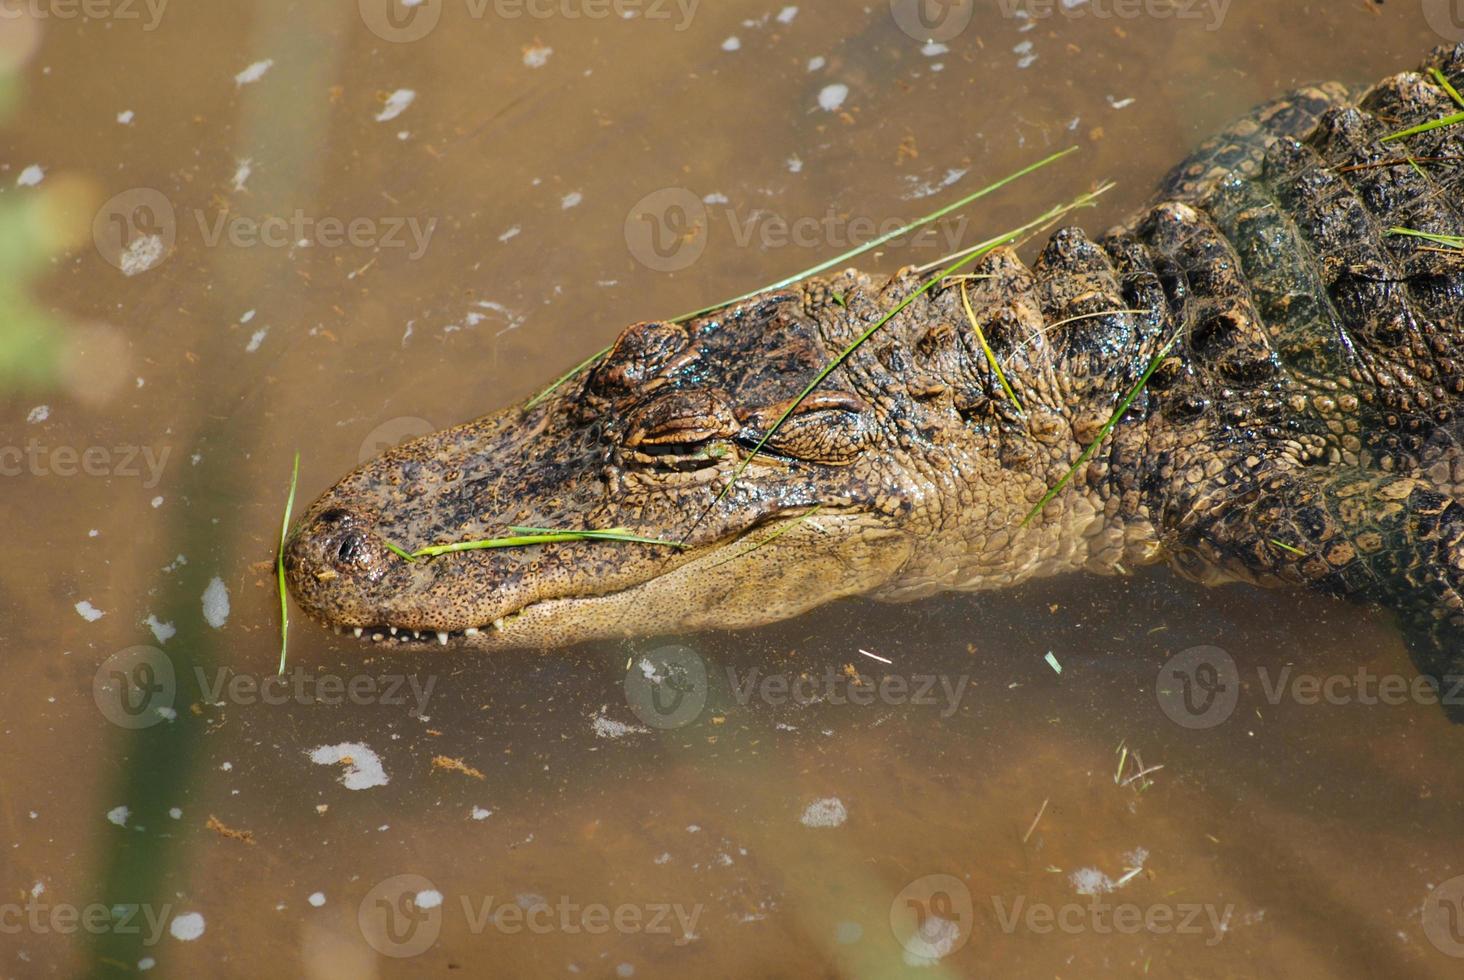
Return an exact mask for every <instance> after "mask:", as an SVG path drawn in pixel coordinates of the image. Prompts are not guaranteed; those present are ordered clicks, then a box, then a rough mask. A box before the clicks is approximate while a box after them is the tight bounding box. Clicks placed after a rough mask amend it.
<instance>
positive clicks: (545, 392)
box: [524, 344, 614, 412]
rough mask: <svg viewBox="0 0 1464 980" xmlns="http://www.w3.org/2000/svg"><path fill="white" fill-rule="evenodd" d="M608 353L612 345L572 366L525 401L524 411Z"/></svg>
mask: <svg viewBox="0 0 1464 980" xmlns="http://www.w3.org/2000/svg"><path fill="white" fill-rule="evenodd" d="M611 346H612V347H613V346H614V345H613V344H612V345H611ZM608 353H610V347H606V348H604V349H602V350H598V351H596V352H595V353H593V354H591V355H590V356H589V357H587V358H585V359H584V360H583V361H580V362H579V363H578V364H576V365H575V366H574V367H572V368H570V369H569V370H568V371H566V372H565V373H564V374H561V375H560V376H559V377H558V378H556V379H555V380H554V383H553V384H551V385H550V386H549V387H547V388H545V389H544V390H543V391H541V392H539V393H538V394H537V395H535V396H534V397H533V398H530V399H529V400H528V401H527V402H525V403H524V411H526V412H527V411H528V410H529V409H531V408H533V407H534V406H535V405H537V404H539V403H540V402H541V401H543V400H544V399H546V398H548V397H549V396H550V395H552V394H554V392H555V391H556V390H557V389H558V388H559V386H560V385H562V384H564V383H565V382H566V381H568V380H569V379H570V378H572V377H574V376H575V375H576V374H579V373H580V372H581V371H583V370H584V369H585V368H587V367H589V366H590V365H591V364H594V363H595V362H596V361H598V360H599V359H600V358H602V357H604V356H605V355H606V354H608Z"/></svg>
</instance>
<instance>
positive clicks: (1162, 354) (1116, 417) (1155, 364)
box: [1021, 333, 1179, 527]
mask: <svg viewBox="0 0 1464 980" xmlns="http://www.w3.org/2000/svg"><path fill="white" fill-rule="evenodd" d="M1178 340H1179V334H1178V333H1176V334H1175V335H1174V336H1172V337H1170V338H1169V340H1167V341H1166V342H1165V344H1164V346H1163V347H1161V348H1160V349H1159V353H1157V354H1155V355H1154V358H1153V360H1151V361H1150V362H1149V366H1148V367H1147V368H1145V369H1144V374H1143V376H1142V377H1140V378H1139V381H1138V384H1136V385H1134V387H1133V389H1132V390H1130V391H1129V393H1128V394H1127V395H1126V396H1124V399H1123V401H1122V402H1121V403H1119V406H1118V409H1117V411H1115V412H1114V413H1113V415H1112V416H1110V417H1109V419H1108V421H1107V422H1105V423H1104V424H1103V428H1102V429H1100V430H1099V431H1098V438H1096V439H1094V440H1093V441H1092V442H1091V443H1090V444H1089V445H1088V448H1087V449H1084V450H1083V454H1082V455H1081V456H1079V457H1078V460H1077V462H1075V463H1073V465H1072V466H1071V467H1069V468H1068V471H1067V472H1066V473H1064V474H1063V476H1062V479H1061V480H1058V481H1057V485H1056V486H1054V487H1053V488H1052V489H1050V490H1048V491H1047V493H1045V494H1043V495H1042V499H1041V500H1039V501H1037V506H1035V507H1033V508H1032V509H1031V510H1029V511H1028V512H1027V516H1026V517H1024V518H1022V524H1021V526H1022V527H1026V526H1027V525H1028V524H1030V523H1031V522H1032V518H1034V517H1036V516H1037V515H1038V514H1040V513H1042V511H1043V510H1044V509H1045V508H1046V507H1047V505H1048V504H1050V503H1052V501H1053V500H1054V499H1056V497H1057V495H1058V494H1060V493H1062V491H1063V488H1064V487H1066V486H1067V485H1068V483H1069V482H1070V481H1071V480H1072V478H1073V476H1074V475H1075V474H1076V473H1077V472H1078V470H1080V469H1082V468H1083V466H1085V465H1086V464H1087V462H1088V460H1090V459H1092V458H1093V454H1094V453H1096V452H1097V451H1098V447H1099V446H1101V445H1103V441H1104V440H1105V439H1107V438H1108V435H1109V433H1111V432H1112V431H1113V430H1114V428H1115V427H1117V425H1118V423H1119V421H1120V420H1121V419H1122V418H1123V416H1124V413H1125V412H1127V411H1128V410H1129V406H1131V405H1133V403H1134V399H1136V398H1138V397H1139V392H1141V391H1143V390H1144V386H1145V385H1147V384H1148V383H1149V379H1150V378H1152V377H1153V376H1154V372H1155V371H1157V370H1159V365H1160V364H1161V363H1163V361H1164V359H1165V358H1166V357H1168V356H1169V352H1170V350H1172V349H1173V348H1174V345H1175V342H1177V341H1178Z"/></svg>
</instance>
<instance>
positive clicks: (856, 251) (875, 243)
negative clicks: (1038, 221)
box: [671, 146, 1078, 323]
mask: <svg viewBox="0 0 1464 980" xmlns="http://www.w3.org/2000/svg"><path fill="white" fill-rule="evenodd" d="M1077 150H1078V148H1077V147H1076V146H1070V147H1068V148H1067V149H1066V150H1060V151H1058V152H1057V153H1054V154H1052V155H1051V156H1049V157H1047V158H1045V159H1042V160H1038V161H1037V162H1036V163H1033V164H1028V165H1027V166H1025V167H1023V168H1022V169H1021V170H1018V171H1016V172H1015V173H1012V174H1008V175H1007V176H1005V177H1003V178H1002V179H1001V180H998V181H997V182H996V183H994V184H987V185H986V186H985V187H983V188H981V189H980V190H979V191H974V192H972V193H970V194H967V195H966V196H965V197H963V198H961V199H960V200H959V201H956V202H955V203H953V204H947V205H946V206H945V207H943V208H940V209H938V210H935V211H932V212H930V213H929V214H927V215H926V216H925V217H923V218H916V219H915V220H914V221H912V222H910V223H909V224H908V225H905V226H904V227H903V228H896V229H895V230H894V231H892V232H888V233H887V234H884V235H880V236H879V237H878V238H875V239H873V240H872V241H868V242H865V243H864V244H863V245H858V246H856V247H854V248H851V249H849V251H847V252H845V253H844V254H842V255H837V256H835V257H834V258H832V259H829V260H827V261H825V262H820V263H819V264H818V265H815V266H812V267H810V268H807V269H804V270H803V271H802V272H799V273H795V274H794V275H791V276H789V277H787V278H786V279H780V280H778V281H777V282H775V283H771V284H769V285H766V286H763V287H762V288H760V289H755V290H753V291H752V292H750V293H743V294H742V295H741V296H734V297H733V298H732V299H729V300H725V301H723V302H721V303H717V304H716V305H714V306H707V307H703V308H702V309H700V310H694V311H692V312H691V313H683V314H682V315H681V316H679V317H677V318H676V319H674V320H672V321H671V322H672V323H684V322H686V321H687V320H694V319H696V318H697V317H699V316H702V315H704V314H707V313H711V312H714V311H716V310H720V309H723V308H725V307H728V306H731V305H732V304H733V303H740V302H742V301H743V300H745V299H751V298H752V297H754V296H757V295H760V294H762V293H768V292H772V291H773V290H775V289H783V288H784V287H786V286H791V285H793V284H794V283H796V282H800V281H802V280H804V279H807V278H808V277H809V276H816V275H818V274H819V273H820V272H827V271H828V270H829V269H832V268H834V267H835V266H838V265H842V264H844V263H845V262H848V261H849V260H850V259H855V258H858V257H859V256H861V255H863V254H864V253H865V252H868V251H870V250H871V249H876V248H879V247H880V246H881V245H883V244H884V243H885V242H888V241H890V240H891V239H895V238H899V237H900V236H901V235H906V234H909V233H910V232H912V231H915V230H916V229H917V228H923V227H925V226H926V225H928V224H930V223H931V222H933V221H939V220H940V219H941V218H944V217H945V216H946V215H948V214H950V213H951V212H953V211H959V210H960V209H961V208H964V207H965V206H966V205H968V204H970V203H972V202H973V201H979V200H980V199H981V198H983V197H985V196H986V195H988V194H991V193H994V192H996V191H999V190H1001V189H1002V188H1003V187H1005V186H1007V185H1008V184H1010V183H1012V182H1014V181H1017V180H1020V179H1021V178H1023V177H1025V176H1027V175H1028V174H1030V173H1033V172H1035V171H1038V170H1041V169H1042V168H1043V167H1046V166H1048V165H1049V164H1052V163H1056V162H1057V161H1058V160H1061V159H1062V158H1063V157H1065V156H1067V155H1068V154H1070V153H1076V152H1077Z"/></svg>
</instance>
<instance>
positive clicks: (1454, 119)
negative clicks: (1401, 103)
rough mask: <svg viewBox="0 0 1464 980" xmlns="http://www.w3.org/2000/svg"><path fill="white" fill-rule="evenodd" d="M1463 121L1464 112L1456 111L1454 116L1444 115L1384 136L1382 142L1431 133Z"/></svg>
mask: <svg viewBox="0 0 1464 980" xmlns="http://www.w3.org/2000/svg"><path fill="white" fill-rule="evenodd" d="M1461 122H1464V112H1456V113H1454V114H1453V115H1452V116H1444V117H1443V118H1442V119H1434V120H1432V121H1431V122H1426V123H1423V124H1422V125H1420V126H1414V127H1412V128H1410V129H1405V130H1402V131H1401V132H1397V133H1393V134H1391V135H1389V136H1384V137H1383V139H1382V142H1384V143H1391V142H1392V141H1393V140H1401V139H1403V138H1405V137H1408V136H1417V135H1418V134H1419V133H1429V132H1432V131H1433V130H1435V129H1443V128H1444V127H1445V126H1453V125H1456V124H1458V123H1461Z"/></svg>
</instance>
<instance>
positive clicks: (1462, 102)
mask: <svg viewBox="0 0 1464 980" xmlns="http://www.w3.org/2000/svg"><path fill="white" fill-rule="evenodd" d="M1429 72H1430V73H1431V74H1432V75H1433V77H1434V81H1436V82H1438V83H1439V84H1440V85H1442V86H1443V87H1444V91H1445V92H1448V93H1449V98H1451V99H1453V100H1454V103H1455V104H1456V105H1458V106H1459V108H1461V109H1464V96H1461V95H1460V94H1459V90H1458V89H1456V88H1454V86H1453V85H1450V84H1449V80H1448V78H1446V77H1445V76H1444V73H1443V72H1441V71H1439V70H1438V68H1436V67H1435V68H1430V69H1429Z"/></svg>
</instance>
